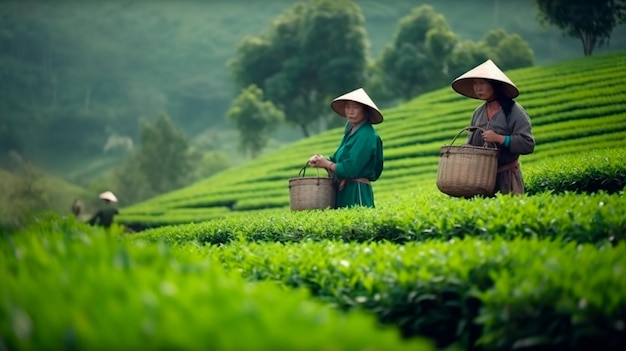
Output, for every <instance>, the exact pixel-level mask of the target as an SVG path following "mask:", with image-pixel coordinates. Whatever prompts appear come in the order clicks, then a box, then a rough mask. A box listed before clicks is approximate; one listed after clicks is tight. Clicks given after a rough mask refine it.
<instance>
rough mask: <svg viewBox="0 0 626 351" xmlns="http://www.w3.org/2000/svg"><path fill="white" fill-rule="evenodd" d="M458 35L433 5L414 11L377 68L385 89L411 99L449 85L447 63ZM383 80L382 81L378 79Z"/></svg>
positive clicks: (402, 24)
mask: <svg viewBox="0 0 626 351" xmlns="http://www.w3.org/2000/svg"><path fill="white" fill-rule="evenodd" d="M457 41H458V38H457V36H456V35H455V34H454V33H453V32H452V31H451V30H450V28H449V27H448V25H447V23H446V20H445V18H444V17H443V16H442V15H440V14H437V13H436V12H435V10H434V9H433V7H432V6H430V5H423V6H420V7H416V8H414V9H413V10H412V11H411V12H410V13H409V14H408V15H407V16H406V17H404V18H402V19H401V20H400V22H399V25H398V29H397V31H396V34H395V36H394V40H393V43H392V44H391V45H390V46H388V47H386V48H385V49H384V50H383V52H382V54H381V57H380V58H379V59H378V61H377V63H376V65H377V66H379V68H378V71H379V72H381V73H382V74H384V77H383V78H382V80H383V81H384V82H385V83H384V85H385V87H386V89H388V90H389V91H391V92H393V95H395V96H397V97H400V98H402V99H409V98H412V97H414V96H416V95H417V94H419V93H422V92H424V91H428V90H431V89H433V88H436V87H439V86H441V85H443V84H445V83H446V82H447V75H446V73H445V67H444V62H445V61H446V60H447V58H448V56H449V55H450V54H451V53H452V51H453V50H454V48H455V46H456V44H457ZM378 80H379V81H380V78H378Z"/></svg>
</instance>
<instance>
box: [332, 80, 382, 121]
mask: <svg viewBox="0 0 626 351" xmlns="http://www.w3.org/2000/svg"><path fill="white" fill-rule="evenodd" d="M346 101H356V102H360V103H362V104H363V105H365V106H367V107H369V108H370V110H371V112H372V113H371V114H370V123H372V124H378V123H381V122H382V121H383V114H382V113H380V110H379V109H378V107H377V106H376V104H375V103H374V101H372V99H371V98H370V97H369V95H367V93H366V92H365V90H364V89H363V88H359V89H357V90H353V91H351V92H349V93H347V94H344V95H341V96H340V97H338V98H336V99H335V100H333V102H331V103H330V107H331V108H332V109H333V110H334V111H335V112H337V113H338V114H339V115H341V116H343V117H346V110H345V106H346Z"/></svg>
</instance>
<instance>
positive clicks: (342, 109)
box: [330, 99, 383, 124]
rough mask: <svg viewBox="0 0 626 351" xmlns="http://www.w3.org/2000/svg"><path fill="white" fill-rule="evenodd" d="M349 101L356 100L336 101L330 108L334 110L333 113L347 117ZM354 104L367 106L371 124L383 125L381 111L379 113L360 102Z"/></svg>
mask: <svg viewBox="0 0 626 351" xmlns="http://www.w3.org/2000/svg"><path fill="white" fill-rule="evenodd" d="M348 101H354V100H348V99H346V100H335V101H333V102H332V103H331V104H330V107H331V108H332V109H333V111H335V112H336V113H337V114H338V115H340V116H342V117H346V103H347V102H348ZM354 102H358V103H360V104H362V105H363V106H365V107H366V108H367V109H368V110H369V120H370V123H371V124H379V123H382V121H383V115H382V113H380V111H378V110H377V109H374V108H372V107H371V106H368V105H366V104H364V103H362V102H360V101H354Z"/></svg>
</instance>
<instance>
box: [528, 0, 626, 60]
mask: <svg viewBox="0 0 626 351" xmlns="http://www.w3.org/2000/svg"><path fill="white" fill-rule="evenodd" d="M535 3H536V4H537V7H538V8H539V10H540V11H541V14H540V18H541V20H542V21H543V22H544V23H550V24H553V25H555V26H557V27H559V28H561V29H562V30H563V31H564V32H565V33H566V34H567V35H569V36H572V37H574V38H578V39H580V41H581V42H582V44H583V52H584V54H585V55H591V54H592V53H593V50H594V49H595V48H596V47H599V46H602V45H604V44H605V43H606V42H608V41H609V39H610V38H611V32H612V31H613V28H614V27H615V26H617V25H618V24H621V23H624V21H625V20H626V3H624V1H622V0H600V1H587V0H573V1H570V0H535Z"/></svg>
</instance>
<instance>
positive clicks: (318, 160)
mask: <svg viewBox="0 0 626 351" xmlns="http://www.w3.org/2000/svg"><path fill="white" fill-rule="evenodd" d="M329 164H330V161H328V160H327V159H326V157H324V156H322V155H320V154H317V155H313V156H311V158H310V159H309V166H313V167H320V168H326V167H328V165H329Z"/></svg>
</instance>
